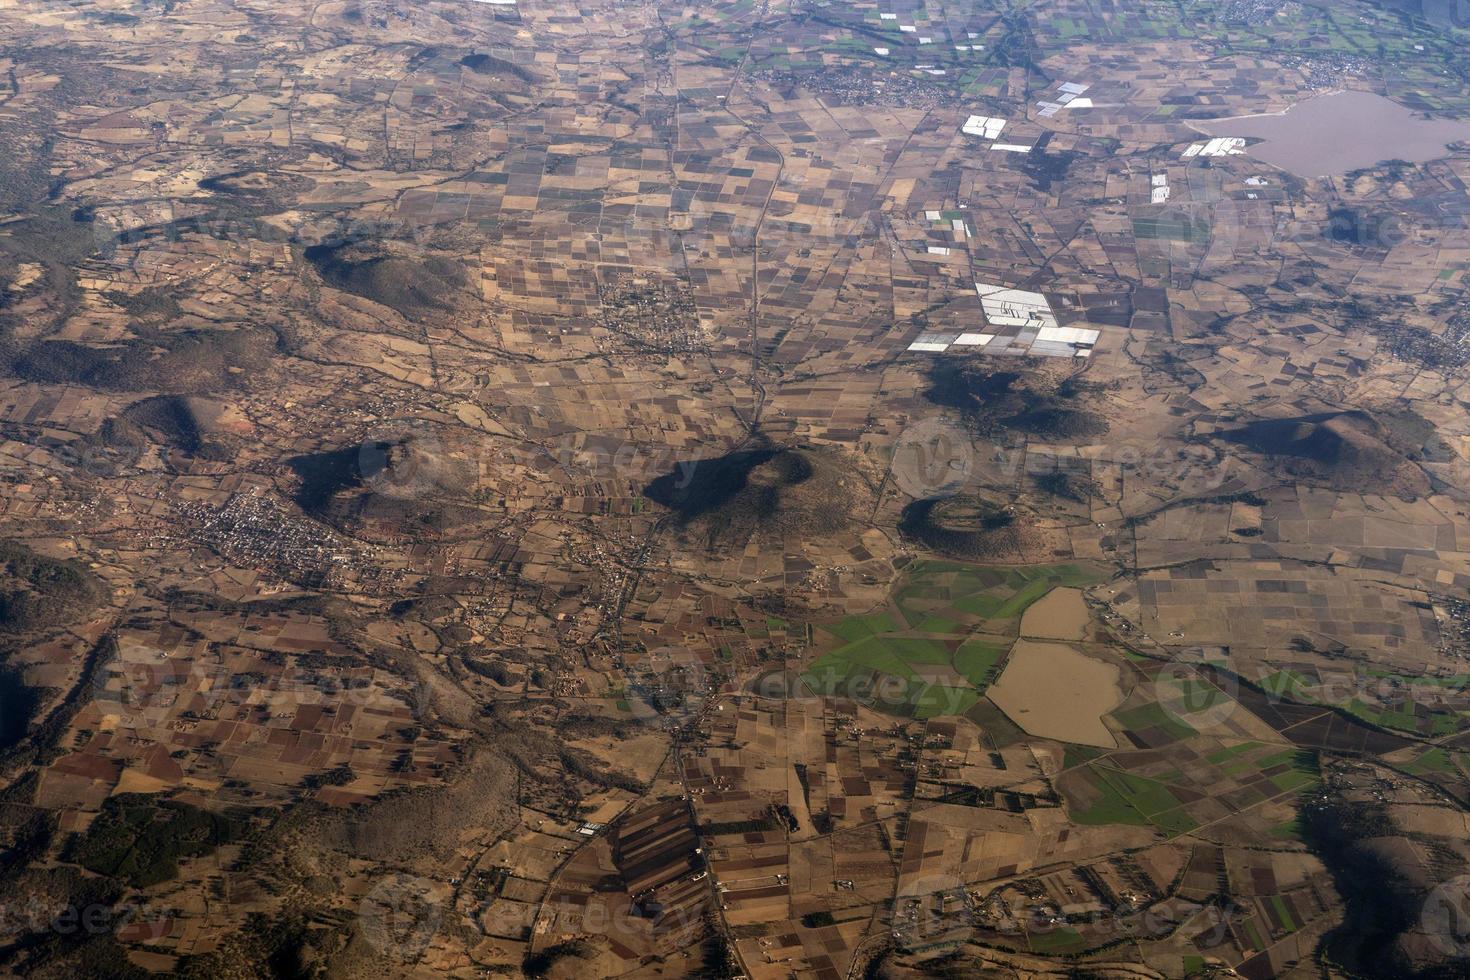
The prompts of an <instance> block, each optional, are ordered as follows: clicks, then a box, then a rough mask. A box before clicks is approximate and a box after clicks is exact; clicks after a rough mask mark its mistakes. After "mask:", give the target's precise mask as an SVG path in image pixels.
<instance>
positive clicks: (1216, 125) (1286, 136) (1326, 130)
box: [1193, 92, 1470, 177]
mask: <svg viewBox="0 0 1470 980" xmlns="http://www.w3.org/2000/svg"><path fill="white" fill-rule="evenodd" d="M1193 125H1194V128H1195V129H1198V130H1199V131H1200V132H1202V133H1207V134H1209V135H1210V136H1245V137H1251V138H1254V139H1261V140H1265V142H1264V143H1259V144H1256V145H1254V146H1252V147H1251V148H1250V149H1249V151H1248V152H1249V154H1250V155H1251V156H1252V157H1254V158H1255V159H1257V160H1262V161H1264V162H1266V163H1269V164H1272V165H1274V166H1277V167H1280V168H1281V169H1282V170H1287V171H1290V172H1291V173H1294V174H1296V175H1298V176H1300V177H1323V176H1336V175H1339V174H1345V173H1348V172H1349V171H1353V170H1361V169H1363V168H1365V167H1371V166H1373V165H1374V164H1377V163H1382V162H1384V161H1386V160H1405V161H1408V162H1409V163H1423V162H1425V161H1427V160H1438V159H1440V158H1441V157H1445V156H1448V155H1449V153H1450V151H1449V149H1448V147H1449V145H1450V144H1451V143H1458V142H1465V141H1470V119H1440V118H1434V117H1430V116H1426V115H1424V114H1422V113H1418V112H1415V111H1413V110H1411V109H1406V108H1405V107H1403V106H1401V105H1399V104H1398V103H1397V102H1394V101H1392V100H1391V99H1386V98H1384V97H1383V96H1381V95H1374V94H1373V93H1371V92H1333V93H1330V94H1327V95H1317V96H1313V97H1312V98H1310V99H1307V100H1305V101H1303V102H1298V103H1297V104H1296V105H1294V106H1292V107H1291V108H1290V109H1288V110H1287V111H1285V112H1282V113H1270V114H1263V115H1253V116H1233V117H1230V118H1227V119H1209V120H1201V121H1198V122H1195V123H1194V124H1193Z"/></svg>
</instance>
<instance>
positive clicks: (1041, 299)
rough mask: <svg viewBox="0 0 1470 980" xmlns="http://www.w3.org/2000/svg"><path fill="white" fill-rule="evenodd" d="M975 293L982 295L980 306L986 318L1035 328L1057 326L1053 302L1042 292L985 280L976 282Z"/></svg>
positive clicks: (1013, 325) (993, 321) (1003, 324)
mask: <svg viewBox="0 0 1470 980" xmlns="http://www.w3.org/2000/svg"><path fill="white" fill-rule="evenodd" d="M975 292H976V293H978V294H979V295H980V308H981V309H983V310H984V311H985V319H986V320H988V321H989V322H991V323H993V324H997V325H999V326H1009V327H1032V328H1037V327H1055V326H1056V325H1057V318H1056V317H1055V316H1053V315H1052V312H1051V304H1050V303H1048V302H1047V301H1046V297H1045V296H1043V295H1041V294H1040V293H1033V292H1029V291H1027V290H1024V289H1008V288H1006V287H1005V286H996V285H993V284H990V283H983V282H977V283H976V284H975Z"/></svg>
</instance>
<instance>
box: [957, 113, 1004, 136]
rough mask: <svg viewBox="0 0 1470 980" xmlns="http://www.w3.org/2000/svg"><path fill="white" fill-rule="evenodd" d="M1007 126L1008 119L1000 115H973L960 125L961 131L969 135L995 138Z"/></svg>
mask: <svg viewBox="0 0 1470 980" xmlns="http://www.w3.org/2000/svg"><path fill="white" fill-rule="evenodd" d="M1005 128H1006V121H1005V120H1004V119H1002V118H1001V117H999V116H971V117H970V118H969V119H966V120H965V124H964V125H963V126H961V127H960V132H962V133H965V134H966V135H968V136H978V137H980V138H981V139H987V140H993V139H996V138H997V137H999V136H1000V131H1001V130H1002V129H1005Z"/></svg>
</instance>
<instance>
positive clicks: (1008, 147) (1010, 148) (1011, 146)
mask: <svg viewBox="0 0 1470 980" xmlns="http://www.w3.org/2000/svg"><path fill="white" fill-rule="evenodd" d="M990 148H991V149H992V150H1005V151H1006V152H1007V153H1030V152H1031V147H1029V146H1023V145H1022V144H1020V143H994V144H992V145H991V147H990Z"/></svg>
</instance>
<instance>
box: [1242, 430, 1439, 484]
mask: <svg viewBox="0 0 1470 980" xmlns="http://www.w3.org/2000/svg"><path fill="white" fill-rule="evenodd" d="M1222 435H1223V437H1224V438H1225V439H1228V440H1229V441H1231V442H1234V443H1237V444H1239V445H1242V446H1245V447H1246V448H1247V449H1250V450H1251V451H1252V452H1256V453H1259V454H1261V455H1262V456H1266V457H1268V458H1269V459H1271V460H1272V461H1273V462H1274V463H1276V465H1278V466H1280V467H1281V468H1282V469H1283V470H1285V471H1286V472H1287V473H1288V474H1289V475H1291V476H1293V477H1298V478H1303V479H1309V480H1314V481H1317V482H1322V483H1325V484H1326V485H1328V486H1331V487H1337V488H1342V489H1350V488H1354V489H1361V490H1374V491H1378V492H1385V493H1413V494H1419V493H1426V492H1428V490H1429V480H1428V478H1427V477H1426V476H1425V475H1424V472H1423V471H1422V470H1420V469H1419V468H1418V467H1417V466H1415V465H1414V464H1413V463H1412V462H1410V461H1409V460H1408V459H1407V458H1406V457H1405V456H1404V455H1403V454H1402V453H1400V452H1399V451H1398V450H1396V449H1394V448H1393V447H1392V446H1391V445H1390V444H1389V441H1388V440H1389V438H1390V434H1389V433H1388V432H1387V431H1386V430H1385V429H1384V427H1383V426H1382V425H1380V424H1379V423H1378V421H1377V420H1376V419H1374V418H1373V416H1372V415H1370V414H1368V413H1367V412H1359V411H1345V412H1321V413H1317V414H1312V415H1302V416H1298V417H1296V418H1281V419H1261V420H1259V421H1255V422H1251V423H1250V424H1248V425H1245V426H1243V427H1241V428H1238V429H1231V430H1229V431H1226V432H1224V433H1222Z"/></svg>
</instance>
